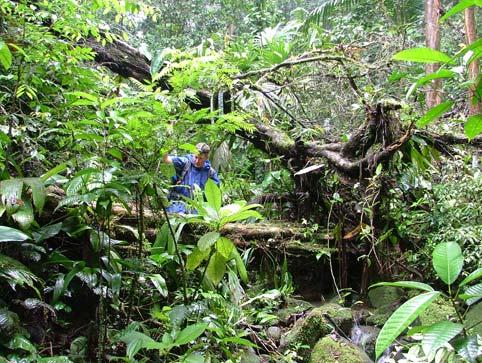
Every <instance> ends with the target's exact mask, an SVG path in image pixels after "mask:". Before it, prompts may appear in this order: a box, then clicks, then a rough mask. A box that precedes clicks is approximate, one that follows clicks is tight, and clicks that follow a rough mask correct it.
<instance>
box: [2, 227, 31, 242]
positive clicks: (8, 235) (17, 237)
mask: <svg viewBox="0 0 482 363" xmlns="http://www.w3.org/2000/svg"><path fill="white" fill-rule="evenodd" d="M28 239H30V237H29V236H28V235H26V234H25V233H23V232H21V231H19V230H18V229H15V228H11V227H7V226H0V242H21V241H25V240H28Z"/></svg>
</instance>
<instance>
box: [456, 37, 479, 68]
mask: <svg viewBox="0 0 482 363" xmlns="http://www.w3.org/2000/svg"><path fill="white" fill-rule="evenodd" d="M468 52H472V54H471V55H470V58H469V59H468V60H467V64H470V63H472V62H473V61H475V60H477V59H479V58H480V57H482V38H479V39H477V40H476V41H474V42H473V43H471V44H469V45H468V46H466V47H465V48H464V49H462V50H461V51H460V52H459V53H457V55H458V56H464V55H465V54H467V53H468Z"/></svg>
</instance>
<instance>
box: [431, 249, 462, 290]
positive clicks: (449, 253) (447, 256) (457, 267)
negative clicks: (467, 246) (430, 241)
mask: <svg viewBox="0 0 482 363" xmlns="http://www.w3.org/2000/svg"><path fill="white" fill-rule="evenodd" d="M432 263H433V267H434V269H435V272H437V276H438V277H440V279H441V280H442V281H443V282H445V283H446V284H447V285H451V284H452V283H453V282H454V281H455V280H456V279H457V277H458V276H459V274H460V271H462V266H463V264H464V256H463V255H462V250H461V249H460V246H459V244H458V243H456V242H443V243H439V244H438V245H437V246H435V248H434V250H433V253H432Z"/></svg>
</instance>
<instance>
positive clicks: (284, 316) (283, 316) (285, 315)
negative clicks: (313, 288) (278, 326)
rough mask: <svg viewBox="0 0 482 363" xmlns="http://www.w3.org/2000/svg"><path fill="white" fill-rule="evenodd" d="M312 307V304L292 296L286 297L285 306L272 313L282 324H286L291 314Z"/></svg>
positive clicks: (299, 312)
mask: <svg viewBox="0 0 482 363" xmlns="http://www.w3.org/2000/svg"><path fill="white" fill-rule="evenodd" d="M312 308H313V305H312V304H310V303H309V302H307V301H304V300H298V299H293V298H287V299H286V307H285V308H283V309H280V310H278V311H276V312H275V313H274V314H275V315H276V316H277V317H278V319H279V321H280V322H281V323H283V324H288V323H289V321H290V319H291V317H292V316H293V315H298V314H302V313H303V312H305V311H307V310H310V309H312Z"/></svg>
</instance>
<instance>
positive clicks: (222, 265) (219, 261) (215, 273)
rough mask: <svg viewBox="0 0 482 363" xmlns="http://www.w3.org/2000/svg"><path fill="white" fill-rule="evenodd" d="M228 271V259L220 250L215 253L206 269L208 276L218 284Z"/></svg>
mask: <svg viewBox="0 0 482 363" xmlns="http://www.w3.org/2000/svg"><path fill="white" fill-rule="evenodd" d="M225 271H226V259H225V258H224V256H223V255H221V254H220V253H219V252H216V253H215V254H213V256H212V257H211V259H210V260H209V264H208V267H207V269H206V277H207V278H208V279H209V280H210V281H211V282H212V283H213V284H214V285H215V286H216V285H217V284H219V282H220V281H221V279H222V278H223V276H224V272H225Z"/></svg>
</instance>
